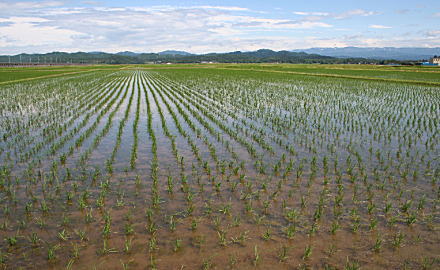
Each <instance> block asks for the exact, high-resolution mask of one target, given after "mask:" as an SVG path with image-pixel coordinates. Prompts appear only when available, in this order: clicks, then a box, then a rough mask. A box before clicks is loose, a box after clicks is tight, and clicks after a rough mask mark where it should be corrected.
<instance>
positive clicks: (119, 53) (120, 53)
mask: <svg viewBox="0 0 440 270" xmlns="http://www.w3.org/2000/svg"><path fill="white" fill-rule="evenodd" d="M116 54H117V55H124V56H137V55H139V53H135V52H129V51H125V52H118V53H116Z"/></svg>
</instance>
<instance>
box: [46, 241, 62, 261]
mask: <svg viewBox="0 0 440 270" xmlns="http://www.w3.org/2000/svg"><path fill="white" fill-rule="evenodd" d="M60 248H61V245H59V244H57V245H50V244H48V245H47V260H48V261H54V260H55V259H56V258H57V256H56V251H57V250H58V249H60Z"/></svg>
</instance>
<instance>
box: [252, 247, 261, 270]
mask: <svg viewBox="0 0 440 270" xmlns="http://www.w3.org/2000/svg"><path fill="white" fill-rule="evenodd" d="M260 261H261V257H260V253H259V252H258V247H257V246H254V260H253V264H254V266H257V265H258V263H259V262H260Z"/></svg>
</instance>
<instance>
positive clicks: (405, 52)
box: [292, 47, 440, 60]
mask: <svg viewBox="0 0 440 270" xmlns="http://www.w3.org/2000/svg"><path fill="white" fill-rule="evenodd" d="M292 52H305V53H315V54H320V55H326V56H332V57H339V58H353V57H361V58H367V59H379V60H382V59H394V60H427V59H429V58H431V57H433V56H434V55H440V47H437V48H423V47H420V48H417V47H408V48H395V47H384V48H373V47H372V48H360V47H345V48H311V49H304V50H292Z"/></svg>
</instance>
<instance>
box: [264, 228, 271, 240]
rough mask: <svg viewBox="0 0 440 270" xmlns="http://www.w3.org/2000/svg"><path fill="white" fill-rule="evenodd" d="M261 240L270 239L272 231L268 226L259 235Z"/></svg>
mask: <svg viewBox="0 0 440 270" xmlns="http://www.w3.org/2000/svg"><path fill="white" fill-rule="evenodd" d="M261 237H262V238H263V240H265V241H268V240H271V239H272V233H271V230H270V228H269V227H267V228H266V230H265V232H264V233H263V235H262V236H261Z"/></svg>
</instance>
